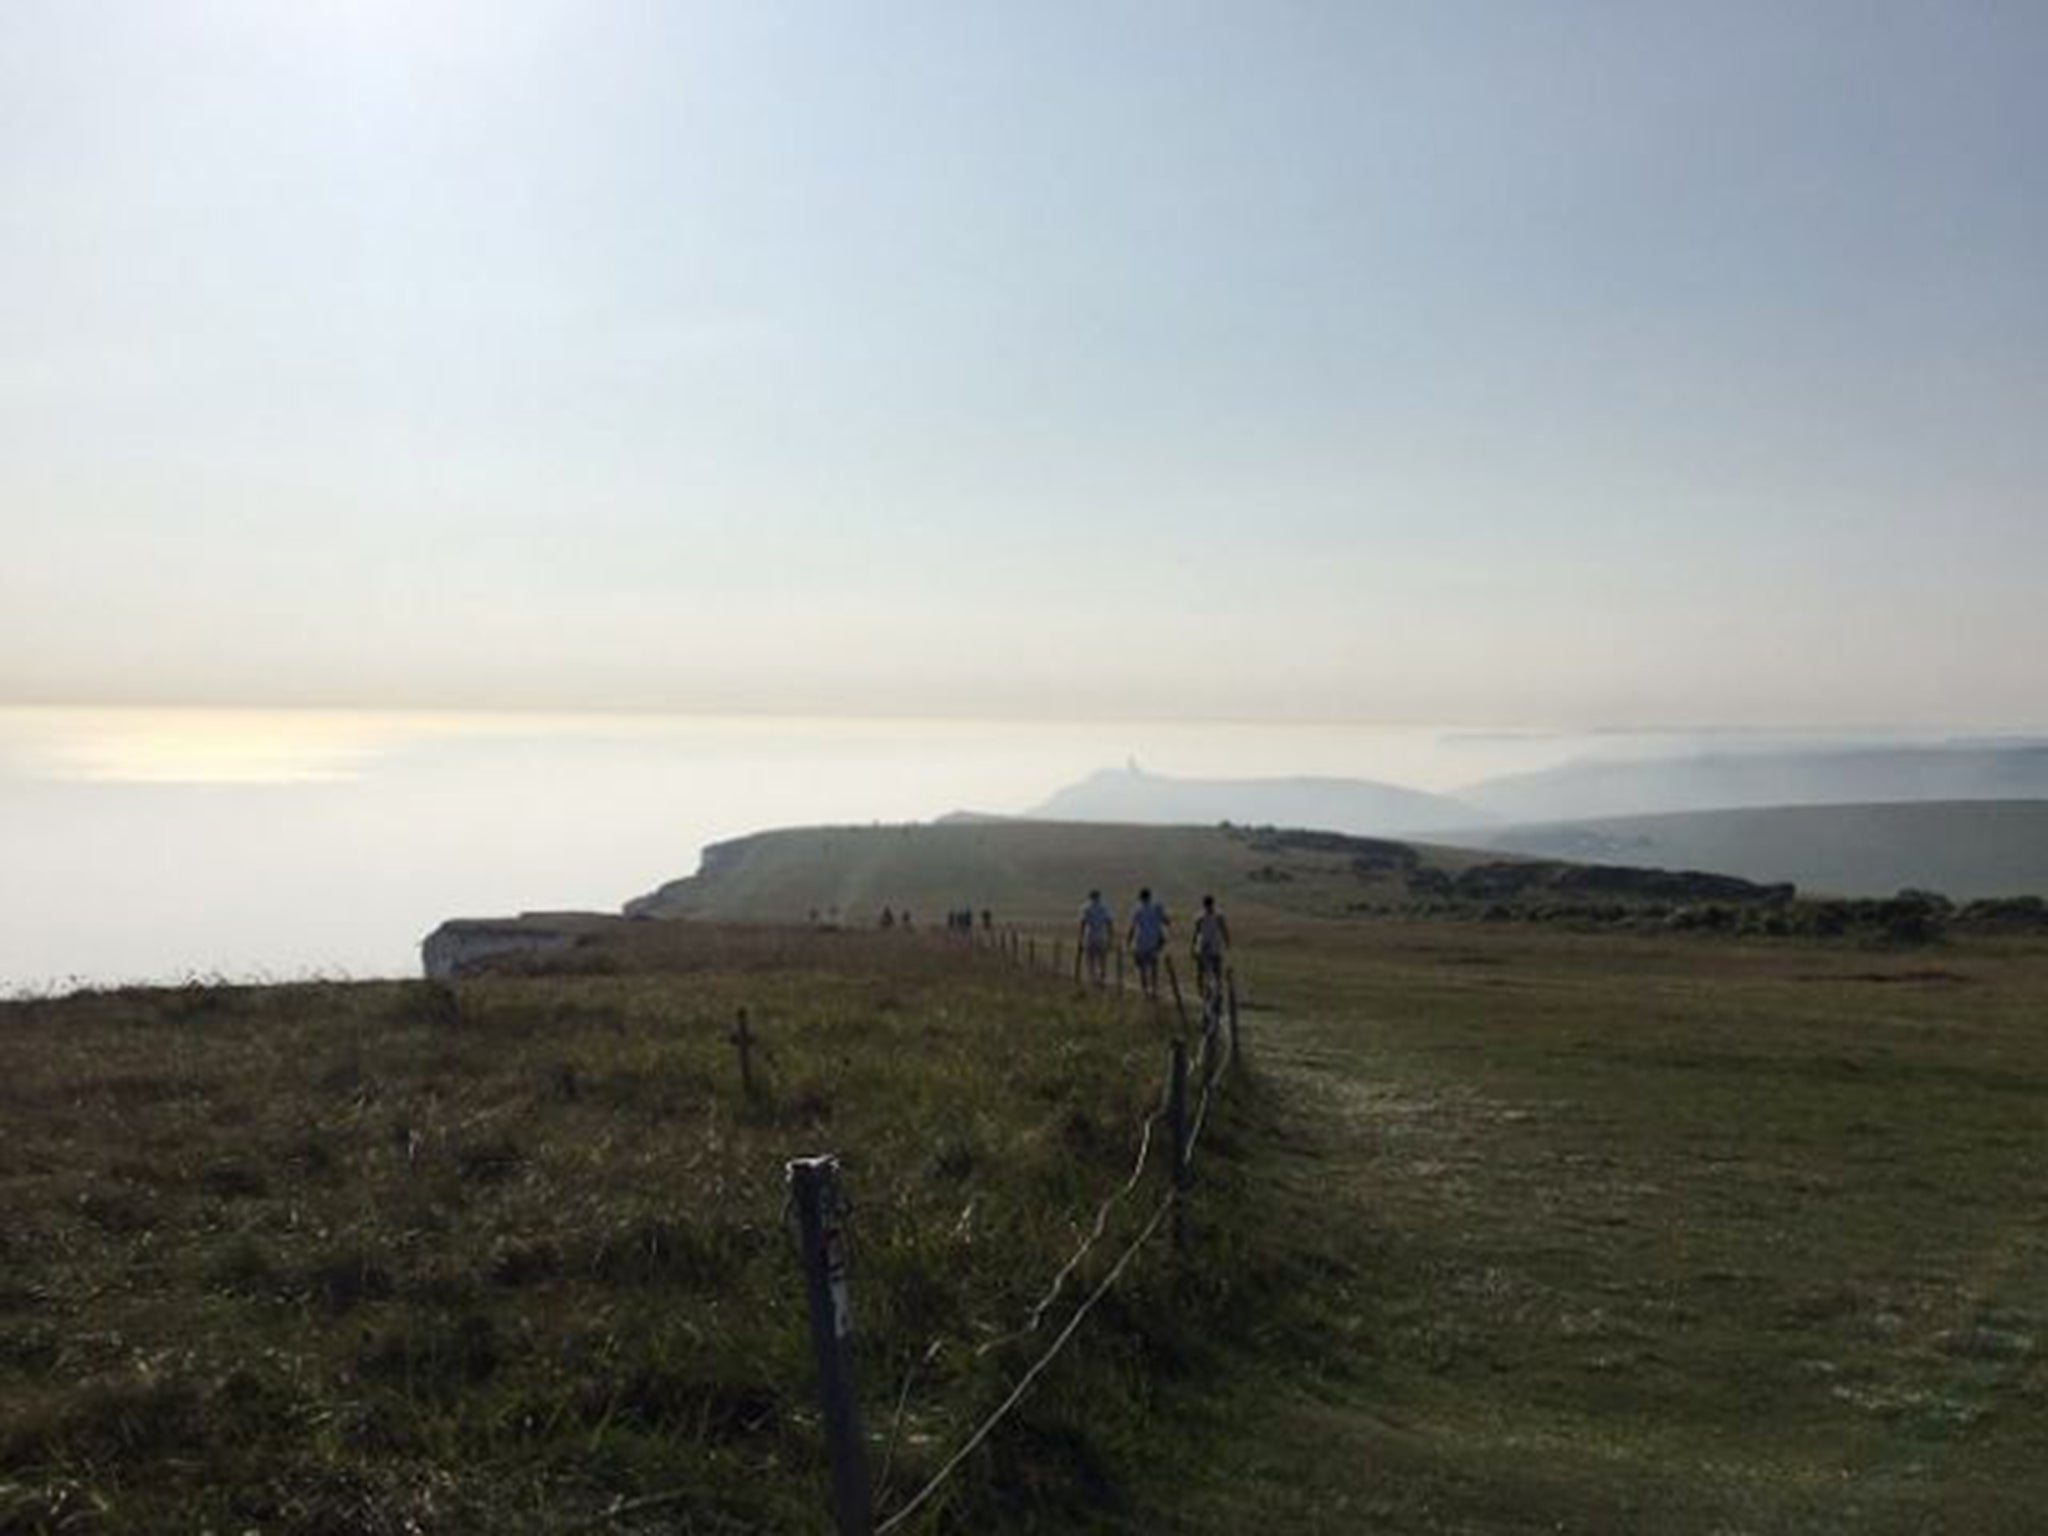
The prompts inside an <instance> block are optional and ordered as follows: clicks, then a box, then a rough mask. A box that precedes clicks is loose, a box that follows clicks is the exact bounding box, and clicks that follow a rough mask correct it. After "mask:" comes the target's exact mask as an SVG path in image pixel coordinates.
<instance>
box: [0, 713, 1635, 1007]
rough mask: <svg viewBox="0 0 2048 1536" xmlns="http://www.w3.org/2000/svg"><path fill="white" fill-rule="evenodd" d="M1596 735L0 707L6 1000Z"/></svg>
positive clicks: (1480, 768)
mask: <svg viewBox="0 0 2048 1536" xmlns="http://www.w3.org/2000/svg"><path fill="white" fill-rule="evenodd" d="M1641 740H1642V739H1640V738H1638V739H1636V741H1635V744H1637V745H1640V744H1641ZM1585 745H1586V742H1585V739H1584V738H1570V737H1560V736H1524V735H1501V734H1478V733H1467V732H1460V731H1456V730H1449V729H1443V728H1421V727H1417V728H1400V729H1391V728H1384V727H1310V726H1219V725H1159V724H1146V725H1101V724H1085V725H1045V724H1018V723H1000V724H997V723H981V722H945V723H935V722H930V721H913V722H905V721H886V720H871V721H847V720H770V719H701V718H677V717H638V716H635V717H612V716H577V717H541V716H486V715H469V716H463V715H374V714H352V713H289V712H279V711H162V710H158V711H145V710H122V711H106V710H0V860H4V868H0V992H7V991H18V990H37V991H40V990H46V989H50V988H53V987H62V986H70V985H81V984H88V983H89V984H94V985H106V984H111V983H116V982H123V981H135V980H153V981H175V980H184V979H188V978H191V977H195V976H198V977H211V976H222V977H228V978H233V979H244V978H251V977H264V976H269V977H279V978H298V977H304V976H308V975H336V974H345V975H350V976H383V975H411V974H414V973H416V970H417V966H418V944H419V940H420V939H421V938H422V937H423V936H424V935H425V934H426V933H427V931H428V930H429V929H431V928H432V927H433V926H434V925H435V924H436V923H437V922H439V921H440V920H441V919H442V918H444V917H453V916H488V915H493V914H499V913H507V912H514V911H519V910H525V909H538V908H565V907H580V908H595V909H602V910H615V909H616V908H617V907H618V906H619V905H620V903H622V902H623V901H625V900H626V899H627V898H629V897H631V896H635V895H638V894H640V893H641V892H643V891H647V890H650V889H652V888H653V887H654V886H656V885H659V884H660V883H661V882H663V881H664V880H668V879H672V878H674V877H676V876H678V875H683V874H687V873H689V872H691V871H692V870H694V869H695V868H696V867H697V856H698V850H699V849H701V848H702V847H703V845H704V844H706V843H708V842H714V841H717V840H719V839H721V838H726V837H732V836H736V835H739V834H742V833H746V832H751V831H758V830H761V829H763V828H766V827H773V826H781V825H789V824H800V823H811V822H868V821H902V820H922V819H926V818H929V817H932V816H937V815H942V814H944V813H945V812H947V811H951V810H957V809H962V808H967V809H974V810H982V811H996V812H1015V811H1022V810H1025V809H1027V808H1029V807H1030V806H1032V805H1034V804H1036V803H1037V802H1038V801H1040V800H1042V799H1044V798H1045V797H1046V796H1047V795H1049V794H1050V793H1051V792H1052V791H1053V790H1055V789H1057V788H1059V787H1060V786H1061V785H1063V784H1066V783H1068V782H1071V781H1072V780H1074V779H1077V778H1080V777H1082V776H1083V775H1085V774H1087V773H1090V772H1093V771H1094V770H1096V769H1098V768H1103V767H1109V766H1114V765H1118V764H1121V763H1123V762H1125V761H1126V760H1127V759H1131V758H1135V759H1136V760H1137V761H1138V762H1139V763H1140V764H1141V765H1142V766H1143V767H1145V768H1146V769H1148V770H1150V771H1153V772H1159V773H1170V774H1180V775H1188V776H1236V775H1258V774H1287V773H1314V774H1338V775H1348V776H1356V777H1361V778H1377V779H1383V780H1389V781H1392V782H1396V783H1404V784H1408V785H1412V786H1414V787H1417V788H1424V789H1438V790H1450V789H1455V788H1456V787H1457V786H1459V785H1460V784H1464V783H1469V782H1471V781H1474V780H1477V779H1479V778H1483V777H1485V776H1487V775H1490V774H1493V773H1501V772H1510V771H1514V770H1517V769H1523V768H1530V767H1539V766H1543V765H1545V764H1547V763H1551V762H1557V761H1561V760H1563V759H1564V758H1566V757H1569V756H1571V755H1574V754H1575V753H1577V752H1580V751H1582V750H1583V749H1584V747H1585ZM1628 745H1629V742H1628V741H1627V740H1625V739H1617V738H1606V739H1605V749H1606V750H1615V749H1617V748H1623V749H1625V748H1626V747H1627V746H1628Z"/></svg>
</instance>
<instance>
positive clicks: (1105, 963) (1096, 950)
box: [1080, 891, 1116, 987]
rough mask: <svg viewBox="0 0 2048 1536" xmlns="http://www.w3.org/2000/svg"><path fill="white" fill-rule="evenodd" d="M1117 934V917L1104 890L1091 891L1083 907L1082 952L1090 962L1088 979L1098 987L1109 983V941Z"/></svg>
mask: <svg viewBox="0 0 2048 1536" xmlns="http://www.w3.org/2000/svg"><path fill="white" fill-rule="evenodd" d="M1115 935H1116V918H1115V916H1114V915H1113V914H1112V913H1111V912H1110V910H1109V903H1108V902H1106V901H1104V900H1103V899H1102V892H1100V891H1090V892H1089V893H1088V904H1087V905H1086V906H1084V907H1083V908H1081V930H1080V943H1081V954H1082V956H1083V957H1084V958H1085V959H1086V961H1087V963H1088V979H1089V980H1090V981H1092V982H1094V983H1095V985H1097V986H1098V987H1100V986H1107V985H1108V983H1109V942H1110V940H1111V939H1112V938H1114V937H1115Z"/></svg>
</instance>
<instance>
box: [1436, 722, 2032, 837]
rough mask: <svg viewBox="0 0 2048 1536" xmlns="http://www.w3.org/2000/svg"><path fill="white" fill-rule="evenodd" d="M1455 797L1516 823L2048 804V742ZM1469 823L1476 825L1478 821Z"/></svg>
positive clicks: (1726, 756) (1601, 778) (1640, 772)
mask: <svg viewBox="0 0 2048 1536" xmlns="http://www.w3.org/2000/svg"><path fill="white" fill-rule="evenodd" d="M1459 798H1460V799H1461V800H1464V801H1465V802H1467V803H1469V804H1471V805H1474V806H1477V807H1479V808H1480V809H1482V810H1484V811H1486V812H1487V813H1488V814H1489V815H1490V816H1492V817H1495V818H1498V819H1501V820H1506V821H1514V822H1534V821H1545V822H1548V821H1577V820H1582V819H1585V818H1589V817H1615V816H1652V815H1661V814H1663V813H1666V812H1673V811H1710V810H1736V809H1745V808H1757V809H1762V808H1767V807H1775V806H1798V805H1879V804H1892V803H1897V802H1901V801H1953V800H2039V799H2048V744H2044V743H2040V742H1958V743H1951V744H1947V745H1938V746H1885V747H1863V748H1830V749H1826V750H1817V751H1808V750H1800V751H1754V752H1715V753H1700V754H1696V755H1692V756H1686V757H1674V758H1660V759H1654V760H1649V761H1641V762H1602V761H1586V762H1577V763H1567V764H1564V765H1562V766H1560V767H1556V768H1546V769H1542V770H1540V771H1537V772H1534V773H1520V774H1512V775H1508V776H1505V777H1502V778H1496V779H1488V780H1485V781H1484V782H1482V783H1479V784H1474V785H1471V786H1469V787H1467V788H1465V789H1463V790H1460V791H1459ZM1473 824H1475V825H1476V824H1478V823H1477V822H1476V821H1475V822H1474V823H1473Z"/></svg>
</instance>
